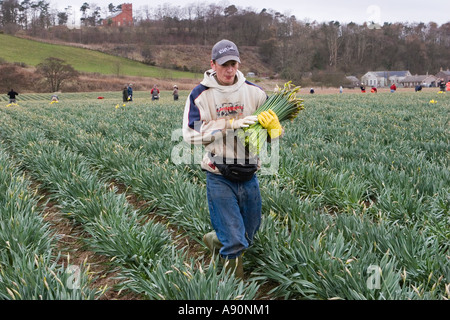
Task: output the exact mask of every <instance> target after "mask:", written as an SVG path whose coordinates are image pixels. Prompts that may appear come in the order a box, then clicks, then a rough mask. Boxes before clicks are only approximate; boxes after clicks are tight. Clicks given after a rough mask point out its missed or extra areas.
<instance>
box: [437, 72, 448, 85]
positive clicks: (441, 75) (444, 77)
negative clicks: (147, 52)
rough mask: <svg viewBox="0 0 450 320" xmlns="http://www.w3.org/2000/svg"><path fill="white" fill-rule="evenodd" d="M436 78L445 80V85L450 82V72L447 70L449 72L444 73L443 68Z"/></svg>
mask: <svg viewBox="0 0 450 320" xmlns="http://www.w3.org/2000/svg"><path fill="white" fill-rule="evenodd" d="M436 78H438V79H444V82H445V83H447V82H449V81H450V70H448V69H447V71H444V70H442V68H441V71H439V72H438V73H437V74H436Z"/></svg>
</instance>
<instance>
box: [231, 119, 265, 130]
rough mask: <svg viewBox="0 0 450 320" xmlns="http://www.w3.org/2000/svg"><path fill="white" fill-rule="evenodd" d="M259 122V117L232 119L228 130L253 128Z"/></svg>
mask: <svg viewBox="0 0 450 320" xmlns="http://www.w3.org/2000/svg"><path fill="white" fill-rule="evenodd" d="M257 121H258V117H257V116H247V117H245V118H242V119H230V120H229V121H228V123H227V125H229V127H228V126H227V127H228V128H230V129H240V128H246V127H248V126H251V125H252V124H255V123H256V122H257Z"/></svg>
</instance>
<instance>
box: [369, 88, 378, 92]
mask: <svg viewBox="0 0 450 320" xmlns="http://www.w3.org/2000/svg"><path fill="white" fill-rule="evenodd" d="M370 92H372V93H377V92H378V90H377V88H375V87H372V89H370Z"/></svg>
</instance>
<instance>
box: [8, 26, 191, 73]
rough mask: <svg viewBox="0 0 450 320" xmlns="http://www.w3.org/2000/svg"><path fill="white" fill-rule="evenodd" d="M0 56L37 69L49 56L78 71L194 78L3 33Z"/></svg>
mask: <svg viewBox="0 0 450 320" xmlns="http://www.w3.org/2000/svg"><path fill="white" fill-rule="evenodd" d="M0 42H1V43H2V46H1V47H0V57H1V58H3V59H5V61H7V62H20V63H25V64H26V65H30V66H36V65H37V64H39V63H41V62H42V61H43V60H44V59H46V58H48V57H56V58H60V59H63V60H65V61H66V63H68V64H70V65H72V66H73V67H74V68H75V70H77V71H81V72H89V73H99V74H105V75H123V74H126V75H128V76H138V77H157V78H171V79H178V78H194V77H196V75H195V74H193V73H189V72H182V71H175V70H169V69H163V68H159V67H153V66H148V65H145V64H143V63H140V62H137V61H133V60H130V59H125V58H121V57H116V56H112V55H108V54H105V53H101V52H98V51H93V50H88V49H83V48H76V47H71V46H64V45H56V44H48V43H43V42H38V41H34V40H27V39H22V38H18V37H14V36H10V35H5V34H0Z"/></svg>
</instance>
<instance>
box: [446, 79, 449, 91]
mask: <svg viewBox="0 0 450 320" xmlns="http://www.w3.org/2000/svg"><path fill="white" fill-rule="evenodd" d="M446 86H447V91H450V81H449V82H447V84H446Z"/></svg>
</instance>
